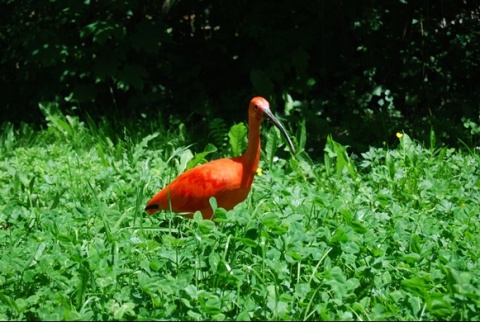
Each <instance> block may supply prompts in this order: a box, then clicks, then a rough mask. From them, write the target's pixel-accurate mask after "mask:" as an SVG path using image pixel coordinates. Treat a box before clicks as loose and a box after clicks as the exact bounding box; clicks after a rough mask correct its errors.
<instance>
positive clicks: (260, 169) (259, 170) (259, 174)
mask: <svg viewBox="0 0 480 322" xmlns="http://www.w3.org/2000/svg"><path fill="white" fill-rule="evenodd" d="M261 175H262V168H257V176H261Z"/></svg>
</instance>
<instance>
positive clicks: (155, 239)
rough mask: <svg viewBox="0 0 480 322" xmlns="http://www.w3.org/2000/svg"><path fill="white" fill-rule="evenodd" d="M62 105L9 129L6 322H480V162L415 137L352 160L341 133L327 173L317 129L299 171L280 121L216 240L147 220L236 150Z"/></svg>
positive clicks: (185, 225)
mask: <svg viewBox="0 0 480 322" xmlns="http://www.w3.org/2000/svg"><path fill="white" fill-rule="evenodd" d="M49 108H50V107H49ZM49 108H44V109H45V114H46V116H47V120H48V128H46V129H44V130H42V131H34V130H32V129H30V128H29V127H28V126H25V125H24V126H22V127H20V128H18V129H14V128H13V127H11V126H9V125H8V124H7V125H4V126H3V127H2V132H1V133H0V135H1V139H2V140H1V144H0V156H1V158H0V180H1V188H0V249H1V253H0V268H1V270H0V319H1V320H27V319H28V320H33V319H42V320H60V319H68V320H76V319H82V320H83V319H86V320H92V319H95V320H114V319H115V320H116V319H120V320H122V319H123V320H125V319H136V320H142V319H148V320H150V319H162V320H165V319H166V320H178V319H181V320H184V319H186V320H203V319H214V320H224V319H229V320H235V319H238V320H247V319H252V320H259V319H265V320H285V319H286V320H290V319H294V320H321V319H325V320H334V319H341V320H349V319H353V320H360V319H362V320H375V319H382V320H384V319H388V320H436V319H448V320H456V319H459V320H479V319H480V267H479V253H480V251H479V250H480V171H479V164H480V158H479V156H478V155H477V154H476V153H475V150H472V151H468V152H463V151H460V150H455V149H448V148H441V149H435V148H434V147H433V146H432V147H428V148H427V147H424V146H422V145H420V144H418V143H417V142H415V141H414V140H411V139H410V138H409V137H408V135H406V134H404V135H403V137H402V138H401V139H400V140H399V141H398V146H395V147H392V148H388V149H387V148H373V147H372V148H370V150H369V151H368V152H366V153H364V154H363V155H362V156H361V157H359V158H357V159H355V160H352V159H351V158H350V157H349V155H348V153H347V152H346V149H345V147H343V146H341V145H340V144H338V143H337V142H335V141H334V140H333V139H332V138H331V137H330V138H328V140H327V143H326V146H325V151H326V152H325V159H324V160H322V162H312V161H311V160H310V158H309V157H308V155H307V154H306V153H305V152H303V151H302V150H303V148H305V147H304V144H305V143H304V142H305V132H304V131H302V130H301V131H299V134H298V137H297V138H296V141H297V143H298V147H299V150H301V151H300V152H299V153H298V154H297V155H296V156H295V157H292V156H291V155H290V154H289V153H288V152H287V151H286V150H285V145H284V142H283V141H282V139H280V137H279V135H278V133H277V132H276V130H274V129H271V128H270V126H268V125H267V126H264V135H263V141H264V149H263V153H264V154H263V157H262V160H261V164H260V165H261V167H262V169H263V174H262V175H261V176H257V178H256V179H255V182H254V186H253V188H252V192H251V193H250V195H249V197H248V198H247V200H246V201H245V202H244V203H242V204H240V205H238V206H237V207H236V208H235V209H234V210H232V211H229V212H226V211H224V210H223V209H217V210H216V217H217V220H218V222H219V225H218V226H216V225H214V224H213V223H212V222H210V221H203V220H202V219H201V218H200V216H198V215H197V216H195V218H194V220H188V219H184V218H182V217H178V216H175V215H173V214H170V213H168V212H162V213H157V214H155V215H153V216H148V215H146V214H145V213H144V212H143V208H144V206H145V203H146V201H147V200H148V199H149V198H150V197H151V196H152V195H153V194H154V193H156V192H157V191H158V190H159V189H160V188H161V187H163V185H165V184H166V183H168V182H169V181H170V180H171V179H173V178H174V177H175V176H176V175H177V174H178V173H180V172H182V171H184V169H185V168H186V167H187V165H188V166H194V165H195V164H196V163H198V162H201V161H202V159H204V158H205V157H206V156H207V154H209V153H211V154H210V155H209V157H218V156H220V155H221V153H222V152H221V151H215V149H213V148H212V147H211V146H208V147H207V148H206V150H208V151H207V152H208V153H205V154H202V155H200V156H198V155H197V157H196V158H194V153H193V151H192V149H193V148H191V147H189V146H188V145H189V144H191V143H193V142H194V140H193V139H191V138H188V135H186V131H185V130H184V127H183V125H181V124H180V126H178V127H175V128H173V129H172V130H170V131H166V130H162V129H155V128H154V123H153V121H152V122H151V124H148V126H146V127H141V126H140V124H139V123H135V122H134V121H132V122H131V124H127V125H126V126H125V128H124V129H123V131H122V130H120V131H118V130H115V129H116V128H115V127H113V126H112V124H109V123H108V122H104V123H102V124H94V122H93V121H92V120H89V121H88V122H87V123H86V124H84V123H81V122H79V120H78V119H77V118H73V117H68V116H67V117H64V116H61V115H59V114H58V113H57V112H55V110H49ZM143 123H145V122H143ZM237 130H238V128H237ZM224 135H225V137H227V133H224ZM217 136H218V133H217ZM432 137H433V138H434V136H433V135H432ZM220 141H221V140H220ZM226 141H227V140H226V139H225V141H224V142H226ZM237 141H238V140H237ZM432 145H433V144H432ZM235 149H237V147H235ZM315 149H321V147H315ZM228 153H229V152H228ZM276 155H277V156H278V157H276ZM192 159H195V160H197V161H195V162H193V163H192V162H190V163H189V161H191V160H192ZM212 201H213V203H214V200H212Z"/></svg>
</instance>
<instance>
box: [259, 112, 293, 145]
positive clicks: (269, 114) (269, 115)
mask: <svg viewBox="0 0 480 322" xmlns="http://www.w3.org/2000/svg"><path fill="white" fill-rule="evenodd" d="M263 114H264V116H265V117H266V118H267V119H268V120H269V121H271V122H272V123H273V124H274V125H275V126H276V127H278V129H279V130H280V132H282V134H283V136H284V137H285V139H287V142H288V145H290V150H291V151H292V153H295V148H294V147H293V143H292V140H290V138H289V137H288V134H287V131H285V128H284V127H283V125H282V123H280V121H279V120H277V118H276V117H275V116H274V115H273V113H272V112H271V111H270V110H269V109H265V110H264V111H263Z"/></svg>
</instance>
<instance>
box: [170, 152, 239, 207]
mask: <svg viewBox="0 0 480 322" xmlns="http://www.w3.org/2000/svg"><path fill="white" fill-rule="evenodd" d="M242 171H243V167H242V165H241V163H239V162H237V161H235V160H232V159H219V160H215V161H212V162H209V163H206V164H204V165H201V166H198V167H196V168H193V169H190V170H188V171H187V172H184V173H183V174H181V175H180V176H179V177H178V178H177V179H175V180H174V181H173V182H172V183H170V184H169V185H168V186H167V191H168V194H169V198H170V202H171V205H172V209H173V210H174V211H175V212H194V211H196V210H201V209H204V208H207V207H209V205H210V204H209V199H210V197H212V196H215V197H219V196H224V195H225V194H227V195H228V194H229V192H230V191H231V193H232V194H235V191H236V190H238V189H239V188H240V186H241V182H242ZM167 198H168V195H167ZM167 204H168V200H167ZM168 208H169V207H168V206H167V209H168Z"/></svg>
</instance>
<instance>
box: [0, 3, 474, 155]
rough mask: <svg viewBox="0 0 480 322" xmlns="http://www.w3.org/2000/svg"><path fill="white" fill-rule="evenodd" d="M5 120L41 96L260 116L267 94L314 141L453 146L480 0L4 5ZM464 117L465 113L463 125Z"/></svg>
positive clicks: (92, 111) (198, 117) (69, 109)
mask: <svg viewBox="0 0 480 322" xmlns="http://www.w3.org/2000/svg"><path fill="white" fill-rule="evenodd" d="M1 6H2V8H1V13H0V15H1V19H0V48H1V55H0V108H1V113H0V117H1V121H2V122H5V121H10V122H14V123H18V122H20V121H23V122H31V123H39V124H41V123H42V122H43V119H44V117H43V115H42V114H41V112H40V110H39V108H38V103H39V102H42V101H43V102H45V101H47V102H56V103H58V104H59V106H60V107H61V109H62V110H63V111H64V112H65V113H78V114H80V115H84V114H85V113H88V114H89V115H91V116H93V117H94V118H101V117H112V116H113V117H116V118H124V117H125V118H140V119H141V118H142V117H144V118H146V117H150V116H154V115H156V114H157V113H161V114H162V116H163V117H162V119H163V120H164V122H165V125H168V124H167V122H169V120H172V117H171V116H172V115H173V116H174V118H175V119H178V118H180V119H182V120H183V121H184V122H185V123H186V124H187V125H188V126H190V128H191V130H192V132H193V133H201V131H202V129H203V131H204V128H205V127H206V123H207V121H206V120H208V119H213V118H215V117H221V118H223V119H225V120H226V121H227V122H233V121H237V122H238V121H243V120H245V119H246V105H247V103H248V101H249V99H250V98H251V97H252V96H254V95H263V96H265V97H267V98H268V99H269V100H270V101H271V103H272V108H273V109H274V111H275V113H276V114H277V115H283V116H284V120H285V121H286V123H287V124H288V127H289V128H290V129H291V131H295V130H296V128H297V124H298V123H299V122H300V121H301V120H302V119H306V120H307V129H308V133H309V135H308V137H309V142H308V146H310V147H312V148H313V149H314V151H317V152H320V150H321V149H320V148H319V147H321V146H324V140H325V137H326V135H328V134H329V133H332V134H333V135H334V137H335V138H336V140H338V141H339V142H341V143H343V144H347V145H350V146H351V147H352V148H353V149H354V150H358V151H362V150H365V148H367V147H368V146H369V145H377V146H378V145H381V144H382V143H383V142H386V143H389V142H391V141H393V140H394V139H395V137H394V134H395V132H397V131H402V130H405V131H408V132H409V133H410V134H411V135H412V136H414V137H417V138H419V139H420V140H427V137H428V133H429V132H430V129H431V128H432V129H433V130H434V131H435V132H436V134H437V137H438V138H439V139H440V141H441V143H446V144H452V145H454V144H457V143H458V141H457V140H458V139H461V140H464V141H465V140H468V139H471V132H469V131H468V129H466V128H465V127H464V121H465V120H466V119H471V120H473V121H474V122H478V114H479V109H480V108H479V106H480V103H479V102H480V77H479V60H480V46H478V44H479V43H480V22H479V17H480V10H479V5H478V3H477V1H469V0H463V1H447V0H443V1H442V0H440V1H427V0H382V1H380V0H372V1H324V0H316V1H313V0H312V1H296V2H292V1H285V0H283V1H278V0H275V1H274V0H264V1H247V0H238V1H226V0H217V1H182V0H177V1H173V0H171V1H145V0H137V1H131V0H128V1H127V0H123V1H95V0H91V1H89V0H86V1H76V0H62V1H54V0H35V1H33V0H30V1H14V0H3V3H2V5H1ZM462 120H463V121H462Z"/></svg>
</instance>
